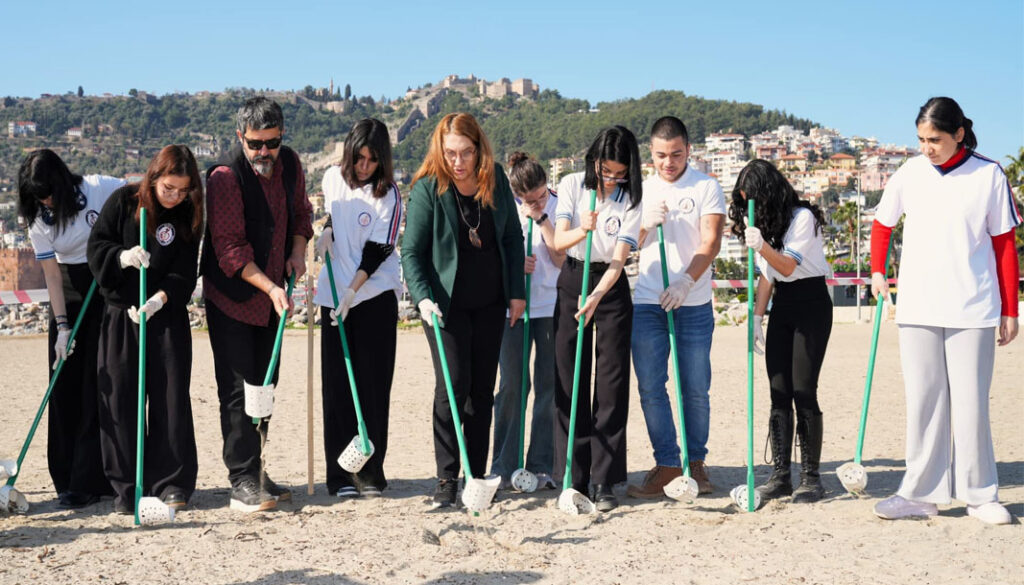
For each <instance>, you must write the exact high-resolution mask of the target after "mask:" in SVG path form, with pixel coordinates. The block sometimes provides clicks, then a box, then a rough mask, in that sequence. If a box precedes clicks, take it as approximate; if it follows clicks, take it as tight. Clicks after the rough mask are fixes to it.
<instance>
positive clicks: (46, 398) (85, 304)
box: [7, 280, 96, 486]
mask: <svg viewBox="0 0 1024 585" xmlns="http://www.w3.org/2000/svg"><path fill="white" fill-rule="evenodd" d="M95 293H96V281H95V280H94V281H92V284H90V285H89V292H87V293H85V300H84V301H82V308H81V309H79V310H78V317H76V318H75V326H74V327H73V328H72V329H71V337H70V338H69V339H68V349H69V350H70V349H71V344H73V343H74V342H75V336H76V335H78V328H79V327H81V325H82V320H83V319H84V318H85V312H86V309H88V308H89V302H90V301H92V296H93V295H94V294H95ZM64 361H65V360H64V359H59V360H57V367H56V368H54V371H53V376H52V377H50V385H49V386H47V388H46V393H45V394H43V401H42V403H41V404H40V405H39V410H37V411H36V418H35V419H33V420H32V427H31V428H29V430H28V437H26V438H25V444H23V445H22V446H21V453H19V454H18V471H17V473H15V474H14V475H12V476H11V477H9V478H7V485H11V486H13V485H14V482H15V481H17V480H18V475H19V474H20V473H21V464H22V462H24V461H25V455H27V454H28V447H29V445H31V444H32V438H33V437H35V435H36V427H38V426H39V421H40V420H41V419H42V418H43V412H44V411H45V410H46V405H47V404H49V402H50V395H51V394H53V387H54V386H56V385H57V377H58V376H60V372H61V370H63V369H64Z"/></svg>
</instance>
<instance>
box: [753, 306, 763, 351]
mask: <svg viewBox="0 0 1024 585" xmlns="http://www.w3.org/2000/svg"><path fill="white" fill-rule="evenodd" d="M754 353H756V354H757V355H764V315H754Z"/></svg>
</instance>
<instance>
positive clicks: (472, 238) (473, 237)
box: [455, 189, 483, 248]
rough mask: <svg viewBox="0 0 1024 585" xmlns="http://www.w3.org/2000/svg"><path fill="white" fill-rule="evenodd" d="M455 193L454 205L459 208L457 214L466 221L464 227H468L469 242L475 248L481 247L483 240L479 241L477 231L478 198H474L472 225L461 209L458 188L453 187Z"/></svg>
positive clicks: (460, 197) (478, 222)
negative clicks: (473, 221)
mask: <svg viewBox="0 0 1024 585" xmlns="http://www.w3.org/2000/svg"><path fill="white" fill-rule="evenodd" d="M455 193H456V197H458V199H457V200H456V207H458V208H459V215H460V216H461V217H462V221H463V222H465V223H466V227H468V228H469V243H470V244H473V246H474V247H476V248H482V247H483V242H481V241H480V234H479V233H478V231H477V230H478V229H479V228H480V200H479V199H477V200H476V225H475V226H473V225H470V224H469V220H468V219H466V214H465V212H463V211H462V197H463V195H462V193H459V190H458V189H455Z"/></svg>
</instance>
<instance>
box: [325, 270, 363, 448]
mask: <svg viewBox="0 0 1024 585" xmlns="http://www.w3.org/2000/svg"><path fill="white" fill-rule="evenodd" d="M324 264H325V265H326V266H327V280H328V282H330V283H331V298H332V299H334V307H335V309H336V310H337V307H338V287H337V286H335V284H334V268H332V267H331V254H330V252H324ZM338 336H339V337H341V350H342V351H343V352H344V353H345V370H346V371H347V372H348V385H349V388H351V389H352V404H353V405H354V406H355V407H356V421H357V422H358V423H359V440H360V441H361V442H362V452H363V455H369V454H370V435H369V434H368V433H367V432H366V421H365V420H364V419H363V407H362V406H361V405H360V404H359V392H358V391H357V390H356V374H355V372H353V371H352V355H351V354H350V353H349V351H348V338H347V337H345V326H344V325H343V324H342V321H341V316H340V315H339V316H338Z"/></svg>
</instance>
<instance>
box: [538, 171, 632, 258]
mask: <svg viewBox="0 0 1024 585" xmlns="http://www.w3.org/2000/svg"><path fill="white" fill-rule="evenodd" d="M629 205H630V202H629V196H628V195H627V194H626V192H625V191H623V190H622V189H615V192H614V193H611V194H610V195H608V196H607V197H605V199H604V201H602V200H601V198H600V197H598V199H597V205H596V207H595V208H594V211H596V212H597V226H596V227H595V228H594V237H593V242H592V243H591V250H590V260H591V262H611V261H612V256H613V254H614V252H615V245H616V244H617V243H619V242H625V243H627V244H629V245H630V246H632V247H633V248H636V247H637V239H638V238H639V236H640V206H639V205H637V206H636V207H635V208H633V209H629ZM589 210H590V192H589V190H588V189H585V188H584V187H583V173H573V174H571V175H566V176H564V177H562V180H561V181H560V182H559V183H558V207H557V211H556V213H555V221H560V220H563V219H567V220H569V229H575V228H578V227H579V226H580V211H589ZM567 254H568V255H569V256H572V257H573V258H575V259H577V260H579V261H581V262H582V261H584V260H586V258H587V256H586V254H587V240H586V238H584V239H582V240H580V241H579V243H577V244H576V245H575V246H573V247H571V248H569V250H567Z"/></svg>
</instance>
